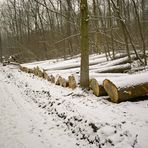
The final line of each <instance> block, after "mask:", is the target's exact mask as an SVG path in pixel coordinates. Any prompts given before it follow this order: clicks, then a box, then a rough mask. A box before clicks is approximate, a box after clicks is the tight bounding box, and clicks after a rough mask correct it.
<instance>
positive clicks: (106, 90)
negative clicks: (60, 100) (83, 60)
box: [20, 56, 148, 103]
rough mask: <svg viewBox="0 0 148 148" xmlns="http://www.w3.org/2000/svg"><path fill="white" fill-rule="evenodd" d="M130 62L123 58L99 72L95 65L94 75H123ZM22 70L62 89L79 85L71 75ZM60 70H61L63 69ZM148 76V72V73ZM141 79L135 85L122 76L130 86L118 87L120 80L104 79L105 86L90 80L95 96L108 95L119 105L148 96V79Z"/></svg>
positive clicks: (109, 63)
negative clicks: (66, 76)
mask: <svg viewBox="0 0 148 148" xmlns="http://www.w3.org/2000/svg"><path fill="white" fill-rule="evenodd" d="M132 59H135V56H132ZM128 62H129V60H128V58H127V57H123V58H121V59H117V60H113V61H110V62H106V63H104V64H102V65H99V67H98V68H97V70H96V66H98V65H95V66H94V67H93V66H92V68H94V70H93V72H94V73H123V72H125V71H126V70H129V69H131V65H130V64H129V63H128ZM94 63H95V62H94ZM78 65H79V64H76V65H74V66H75V67H77V66H78ZM92 65H93V64H92ZM69 66H70V64H69V65H66V66H65V67H64V66H63V67H64V69H68V68H69ZM30 67H32V66H30ZM20 69H21V70H22V71H24V72H26V73H33V74H34V75H36V76H38V77H41V78H44V79H45V80H47V81H50V82H51V83H54V84H56V85H59V86H62V87H69V88H71V89H75V88H76V87H77V85H78V83H77V81H76V78H75V76H74V75H70V76H68V78H65V76H63V75H61V76H60V75H58V76H55V75H54V73H52V72H51V71H50V72H51V73H52V74H53V75H49V74H48V72H47V71H46V70H42V69H40V68H39V67H38V66H36V67H34V68H27V67H25V66H20ZM57 69H58V68H57ZM59 69H61V67H60V68H59ZM76 70H77V69H76ZM59 72H60V71H59ZM64 72H65V71H64ZM147 75H148V72H147ZM94 77H96V76H94ZM141 77H143V75H141V76H140V75H139V76H138V77H135V78H134V79H133V82H135V80H137V79H139V82H140V83H134V84H133V83H130V82H129V81H128V80H129V78H128V79H126V78H127V77H125V78H124V79H123V76H122V77H121V78H122V80H123V81H124V82H125V83H127V84H128V85H124V86H119V85H118V83H119V82H120V81H121V80H120V79H118V81H117V82H116V81H113V79H111V78H109V79H105V78H104V79H105V80H104V79H103V80H104V81H103V84H99V83H98V81H97V80H96V79H95V78H93V79H91V80H90V83H89V87H90V89H91V90H92V91H93V94H94V95H95V96H97V97H98V96H105V95H108V96H109V97H110V99H111V101H112V102H115V103H119V102H122V101H127V100H131V99H133V98H136V97H139V96H144V95H147V94H148V78H147V77H145V79H146V80H145V81H140V80H141ZM131 78H132V77H131ZM99 82H100V79H99ZM101 82H102V81H101Z"/></svg>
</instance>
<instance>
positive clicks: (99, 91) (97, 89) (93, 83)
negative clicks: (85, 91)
mask: <svg viewBox="0 0 148 148" xmlns="http://www.w3.org/2000/svg"><path fill="white" fill-rule="evenodd" d="M89 87H90V89H91V90H92V91H93V94H94V95H95V96H97V97H98V96H104V95H106V94H107V93H106V91H105V89H104V87H103V86H102V85H99V83H98V81H97V80H96V79H94V78H93V79H91V80H90V82H89Z"/></svg>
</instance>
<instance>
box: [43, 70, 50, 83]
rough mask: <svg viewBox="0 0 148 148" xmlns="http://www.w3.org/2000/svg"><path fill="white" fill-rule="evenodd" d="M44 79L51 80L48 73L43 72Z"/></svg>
mask: <svg viewBox="0 0 148 148" xmlns="http://www.w3.org/2000/svg"><path fill="white" fill-rule="evenodd" d="M43 78H44V79H45V80H47V81H49V80H50V79H49V76H48V74H47V72H46V71H45V70H43Z"/></svg>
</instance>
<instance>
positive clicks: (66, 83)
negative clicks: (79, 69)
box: [60, 78, 68, 87]
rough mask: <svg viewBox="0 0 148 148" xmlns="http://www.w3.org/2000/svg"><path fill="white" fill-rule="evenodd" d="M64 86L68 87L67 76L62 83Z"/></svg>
mask: <svg viewBox="0 0 148 148" xmlns="http://www.w3.org/2000/svg"><path fill="white" fill-rule="evenodd" d="M60 85H61V86H62V87H68V81H67V80H66V79H65V78H62V80H61V84H60Z"/></svg>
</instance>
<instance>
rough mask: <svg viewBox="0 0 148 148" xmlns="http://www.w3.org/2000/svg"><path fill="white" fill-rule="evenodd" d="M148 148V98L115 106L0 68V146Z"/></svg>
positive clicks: (30, 75)
mask: <svg viewBox="0 0 148 148" xmlns="http://www.w3.org/2000/svg"><path fill="white" fill-rule="evenodd" d="M34 147H35V148H46V147H47V148H63V147H65V148H81V147H82V148H133V147H134V148H147V147H148V99H147V98H144V99H143V98H141V100H140V101H134V102H130V101H129V102H128V101H127V102H122V103H120V104H114V103H111V102H109V101H108V97H95V96H94V95H92V93H91V92H87V91H84V90H81V89H80V88H77V89H75V90H72V89H69V88H62V87H60V86H56V85H54V84H51V83H50V82H48V81H46V80H43V79H42V78H38V77H36V76H33V74H26V73H23V72H21V71H20V70H19V69H18V67H15V66H6V67H2V66H0V148H34Z"/></svg>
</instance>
